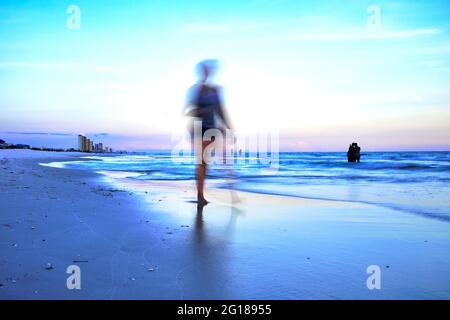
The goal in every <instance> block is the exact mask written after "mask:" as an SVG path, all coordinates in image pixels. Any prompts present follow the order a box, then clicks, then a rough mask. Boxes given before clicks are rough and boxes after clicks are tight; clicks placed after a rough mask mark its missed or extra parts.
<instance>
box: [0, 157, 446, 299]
mask: <svg viewBox="0 0 450 320" xmlns="http://www.w3.org/2000/svg"><path fill="white" fill-rule="evenodd" d="M80 156H81V154H77V153H67V154H64V153H51V152H38V151H29V150H1V151H0V161H1V163H0V190H1V192H0V205H1V214H0V247H1V257H0V298H1V299H382V298H385V299H392V298H400V299H449V298H450V223H449V222H446V221H440V220H437V219H430V218H426V217H423V216H419V215H414V214H409V213H405V212H400V211H395V210H390V209H386V208H382V207H377V206H372V205H365V204H357V203H348V202H342V201H325V200H308V199H298V198H290V197H283V196H271V195H260V194H253V193H244V192H240V193H239V196H240V197H241V198H242V199H243V201H242V202H241V203H239V204H235V205H231V204H230V203H229V199H228V197H229V195H228V191H227V190H210V192H209V193H208V196H209V198H210V199H211V200H212V203H210V204H208V205H207V206H206V207H204V209H203V212H198V211H197V206H196V204H195V203H193V202H192V200H193V199H194V197H193V195H194V190H193V186H192V185H191V184H190V183H186V182H177V183H168V182H165V183H158V182H148V181H146V182H134V183H131V182H130V181H129V180H126V179H122V178H121V177H120V176H117V177H114V176H112V175H102V174H93V173H92V172H89V171H85V170H74V169H61V168H53V167H47V166H42V165H40V163H49V162H53V161H71V160H79V159H80ZM73 264H75V265H78V266H79V267H80V268H81V290H69V289H67V287H66V279H67V277H68V274H67V273H66V268H67V267H68V266H69V265H73ZM370 265H378V266H379V267H380V268H381V289H380V290H369V289H368V288H367V286H366V280H367V277H368V276H369V275H368V274H367V273H366V269H367V267H368V266H370Z"/></svg>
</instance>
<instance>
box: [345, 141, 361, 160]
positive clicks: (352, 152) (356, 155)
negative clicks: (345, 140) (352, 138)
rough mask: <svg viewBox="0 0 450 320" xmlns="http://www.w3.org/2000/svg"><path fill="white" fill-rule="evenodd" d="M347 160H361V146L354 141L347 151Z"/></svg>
mask: <svg viewBox="0 0 450 320" xmlns="http://www.w3.org/2000/svg"><path fill="white" fill-rule="evenodd" d="M347 160H348V162H359V161H360V160H361V148H360V147H359V146H358V144H357V143H356V142H353V143H352V144H351V145H350V146H349V147H348V151H347Z"/></svg>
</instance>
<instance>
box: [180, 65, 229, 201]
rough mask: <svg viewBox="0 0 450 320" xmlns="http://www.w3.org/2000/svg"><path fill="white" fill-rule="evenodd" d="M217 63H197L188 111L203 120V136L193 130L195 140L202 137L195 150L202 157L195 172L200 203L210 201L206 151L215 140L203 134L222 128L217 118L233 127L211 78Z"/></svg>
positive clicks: (227, 126) (198, 156) (188, 114)
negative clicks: (195, 78)
mask: <svg viewBox="0 0 450 320" xmlns="http://www.w3.org/2000/svg"><path fill="white" fill-rule="evenodd" d="M216 65H217V62H216V61H215V60H205V61H202V62H200V63H199V64H198V65H197V67H198V72H199V81H198V83H197V84H195V85H194V86H193V87H191V89H190V92H189V101H188V106H187V111H186V115H187V116H189V117H192V118H194V119H196V120H197V121H201V135H202V136H201V137H193V133H194V130H193V129H192V130H191V135H192V137H193V141H195V139H201V143H200V144H198V145H200V146H201V147H199V149H198V150H195V152H196V153H197V159H200V163H197V168H196V172H195V178H196V182H197V203H198V204H199V205H205V204H207V203H208V201H207V200H206V199H205V197H204V193H203V190H204V185H205V176H206V169H207V163H206V162H205V158H204V151H205V148H206V147H207V146H208V145H209V144H210V143H211V142H212V141H213V140H211V141H209V140H208V141H204V140H203V135H204V134H205V132H206V131H207V130H208V129H222V128H220V126H219V124H218V123H217V119H219V120H221V122H222V123H223V125H224V126H225V127H226V128H228V129H230V128H231V126H230V123H229V121H228V117H227V116H226V115H225V110H224V108H223V106H222V101H221V97H220V92H219V88H218V87H217V86H215V85H213V84H212V83H211V82H210V78H211V77H212V76H213V74H214V71H215V69H216Z"/></svg>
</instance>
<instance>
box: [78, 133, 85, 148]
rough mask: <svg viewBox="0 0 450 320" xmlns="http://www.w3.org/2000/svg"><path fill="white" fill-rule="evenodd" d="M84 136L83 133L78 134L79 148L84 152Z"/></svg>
mask: <svg viewBox="0 0 450 320" xmlns="http://www.w3.org/2000/svg"><path fill="white" fill-rule="evenodd" d="M83 138H84V136H83V135H82V134H79V135H78V150H79V151H81V152H83V151H84V140H83Z"/></svg>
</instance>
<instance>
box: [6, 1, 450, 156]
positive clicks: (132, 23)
mask: <svg viewBox="0 0 450 320" xmlns="http://www.w3.org/2000/svg"><path fill="white" fill-rule="evenodd" d="M73 5H75V6H76V8H79V10H80V11H79V12H80V14H79V16H77V15H76V14H75V15H74V11H71V10H70V9H71V8H72V7H70V6H73ZM68 9H69V10H68ZM75 13H76V12H75ZM78 17H79V19H78ZM78 22H79V28H77V23H78ZM449 32H450V2H449V1H446V0H426V1H403V0H402V1H395V0H393V1H377V0H372V1H363V0H361V1H356V0H344V1H343V0H323V1H298V0H294V1H288V0H286V1H284V0H250V1H245V0H238V1H234V0H229V1H192V0H191V1H183V0H177V1H169V0H168V1H162V0H161V1H157V0H153V1H152V0H129V1H119V0H108V1H106V0H97V1H90V0H71V1H63V0H59V1H50V0H49V1H39V0H32V1H29V0H28V1H27V0H20V1H9V0H1V1H0V138H1V139H3V140H6V141H8V142H12V143H28V144H32V145H33V146H38V147H42V146H46V147H64V148H67V147H77V140H76V136H77V134H78V133H84V134H86V135H88V136H89V137H92V138H93V139H94V141H99V142H100V141H102V142H104V143H106V144H108V145H109V146H111V147H113V148H115V149H127V150H150V149H170V148H172V147H173V146H174V144H175V143H176V141H177V139H178V138H177V137H179V136H180V135H181V134H183V133H184V132H185V130H186V120H187V119H186V118H184V117H183V115H182V110H183V107H184V105H185V102H186V93H187V90H188V88H189V87H190V86H191V85H192V84H193V83H195V81H196V74H195V65H196V64H197V63H198V62H199V61H201V60H204V59H211V58H213V59H217V60H218V61H219V63H220V65H219V70H218V74H217V76H216V78H215V81H216V82H217V84H219V85H220V86H222V88H223V93H224V95H223V97H224V104H225V107H226V108H227V110H228V113H229V115H230V118H231V120H232V123H233V125H234V127H235V129H236V130H237V132H238V133H239V134H242V135H252V134H255V133H261V132H263V133H267V132H269V133H275V132H276V133H277V134H278V136H279V139H280V149H281V150H283V151H345V150H346V149H347V148H348V144H349V143H351V142H353V141H357V142H358V143H359V144H360V145H361V146H362V148H363V150H374V151H383V150H389V151H396V150H450V128H449V123H450V90H448V88H449V84H450V33H449Z"/></svg>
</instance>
